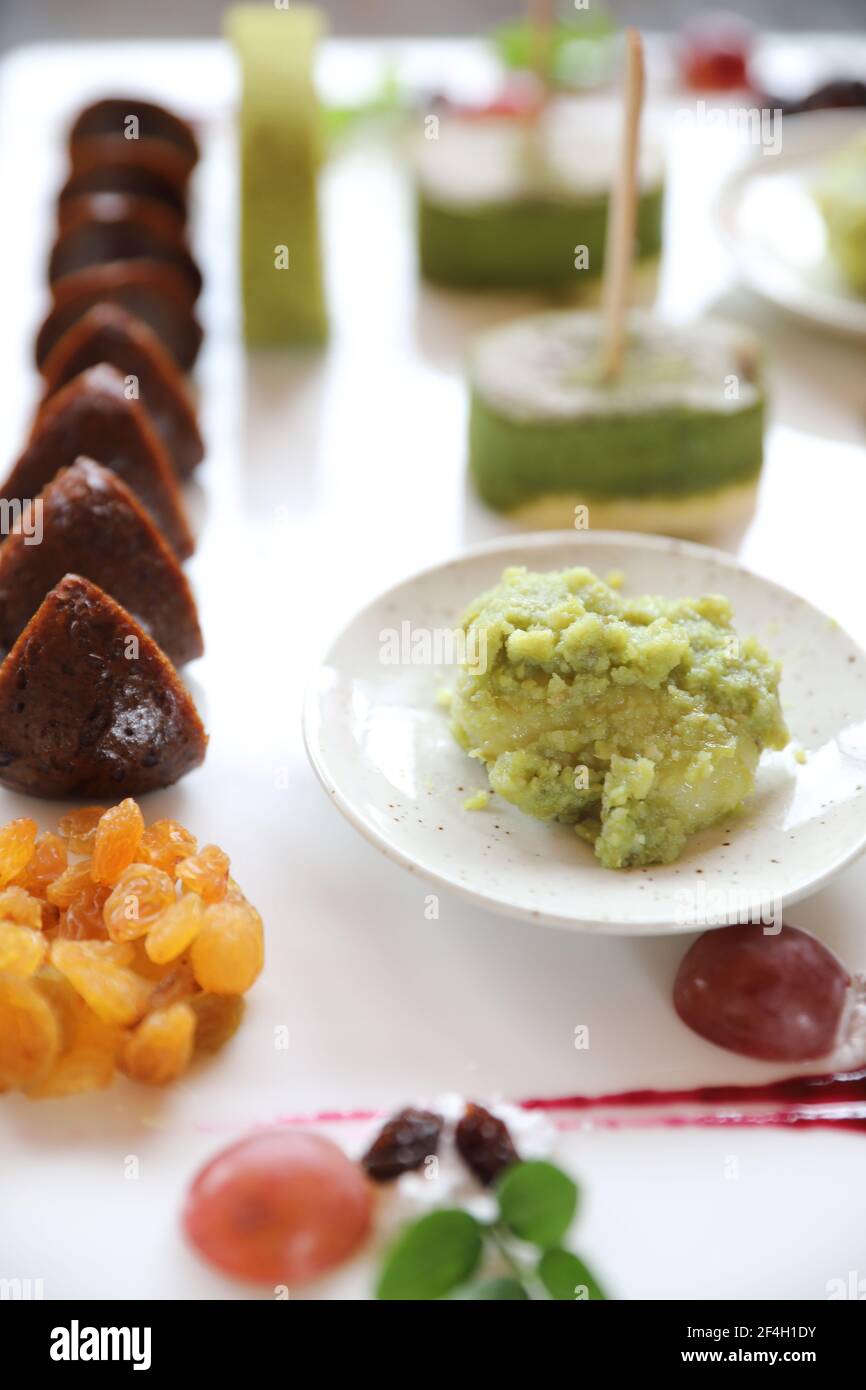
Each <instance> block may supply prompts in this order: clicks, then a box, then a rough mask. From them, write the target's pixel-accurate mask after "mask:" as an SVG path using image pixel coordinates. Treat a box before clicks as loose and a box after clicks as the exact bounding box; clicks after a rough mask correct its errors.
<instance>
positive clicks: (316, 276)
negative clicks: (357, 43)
mask: <svg viewBox="0 0 866 1390" xmlns="http://www.w3.org/2000/svg"><path fill="white" fill-rule="evenodd" d="M322 29H323V21H322V18H321V16H320V13H319V11H318V10H316V9H313V8H311V7H310V6H306V5H294V4H293V5H291V7H286V8H285V9H283V8H279V9H277V8H275V7H273V6H267V5H239V6H237V7H236V8H234V9H231V10H230V11H229V13H228V17H227V20H226V31H227V33H228V35H229V38H230V39H231V41H232V43H233V44H234V46H235V49H236V51H237V53H238V57H239V59H240V64H241V75H242V86H243V92H242V98H241V108H240V127H239V143H240V161H241V190H240V192H241V289H242V295H243V307H244V332H245V336H246V340H247V342H248V343H249V345H250V346H251V347H282V346H287V345H290V344H293V343H316V342H321V341H322V339H324V337H325V336H326V333H327V318H326V311H325V295H324V289H323V285H322V263H321V250H320V245H319V217H318V202H317V187H316V184H317V173H318V167H319V163H320V155H321V150H320V144H321V127H320V112H319V107H318V103H317V101H316V95H315V91H314V89H313V80H312V65H313V58H314V55H315V50H316V45H317V43H318V40H319V38H320V35H321V33H322Z"/></svg>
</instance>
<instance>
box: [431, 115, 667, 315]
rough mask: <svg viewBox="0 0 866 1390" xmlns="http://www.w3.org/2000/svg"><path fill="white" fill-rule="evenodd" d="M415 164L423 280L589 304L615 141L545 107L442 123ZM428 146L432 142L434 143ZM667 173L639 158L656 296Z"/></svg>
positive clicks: (655, 160) (640, 260) (646, 254)
mask: <svg viewBox="0 0 866 1390" xmlns="http://www.w3.org/2000/svg"><path fill="white" fill-rule="evenodd" d="M437 119H438V126H437V127H435V128H431V127H430V126H429V124H428V125H427V126H426V127H425V133H424V137H423V138H422V139H421V140H420V142H419V146H420V148H419V154H418V175H417V177H418V227H419V244H420V263H421V271H422V274H423V275H424V276H425V277H426V278H427V279H428V280H432V281H435V282H437V283H439V284H443V285H451V286H455V287H458V288H466V289H471V288H479V289H484V288H489V289H496V288H500V289H507V288H514V289H535V288H540V289H553V290H564V291H570V292H573V293H574V294H575V295H577V296H583V297H585V298H587V299H589V300H590V301H591V300H592V299H593V298H595V297H597V293H598V288H599V286H600V283H601V273H602V269H603V265H604V251H605V236H606V229H607V215H608V202H609V192H610V187H611V183H612V181H613V177H614V170H615V167H616V151H617V147H616V138H615V136H614V135H612V133H611V132H610V131H609V130H607V129H604V128H602V127H601V123H600V122H598V121H596V122H592V123H590V122H589V120H588V119H587V117H586V116H583V117H582V116H581V113H580V107H579V104H577V105H575V104H574V103H569V102H568V101H563V100H559V99H554V100H552V101H550V102H549V103H548V104H547V105H546V106H545V107H544V108H543V110H542V111H541V112H540V113H539V114H538V115H536V116H535V117H534V118H533V117H531V116H526V115H525V114H523V115H504V116H503V115H490V116H488V115H480V116H479V115H475V116H466V115H460V114H445V115H443V116H440V117H438V118H437ZM434 136H435V138H431V137H434ZM661 221H662V168H661V161H660V158H659V153H658V150H657V149H653V148H649V147H648V148H646V149H645V150H644V151H643V156H642V161H641V168H640V171H639V192H638V204H637V246H636V269H637V278H638V279H639V280H640V278H641V272H642V271H643V272H644V277H643V278H644V280H645V282H646V284H647V287H651V286H653V285H654V281H655V270H656V267H657V262H658V256H659V252H660V249H661Z"/></svg>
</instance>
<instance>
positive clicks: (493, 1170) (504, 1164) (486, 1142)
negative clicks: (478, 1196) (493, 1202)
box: [454, 1104, 519, 1187]
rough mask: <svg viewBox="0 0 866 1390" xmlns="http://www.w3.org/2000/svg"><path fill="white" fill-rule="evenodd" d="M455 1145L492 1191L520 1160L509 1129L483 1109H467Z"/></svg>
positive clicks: (469, 1106) (477, 1176)
mask: <svg viewBox="0 0 866 1390" xmlns="http://www.w3.org/2000/svg"><path fill="white" fill-rule="evenodd" d="M454 1142H455V1143H456V1145H457V1152H458V1153H459V1154H460V1157H461V1158H462V1159H463V1162H464V1163H465V1164H466V1166H467V1168H470V1169H471V1170H472V1172H473V1173H474V1174H475V1176H476V1178H477V1179H478V1181H479V1182H482V1183H483V1184H484V1186H485V1187H490V1185H491V1183H493V1182H495V1181H496V1179H497V1178H498V1177H499V1174H500V1173H502V1172H504V1171H505V1169H506V1168H509V1167H510V1166H511V1164H512V1163H517V1162H518V1160H519V1154H518V1152H517V1150H516V1149H515V1147H514V1142H513V1140H512V1138H511V1135H510V1134H509V1132H508V1126H507V1125H506V1124H505V1122H504V1121H503V1120H500V1119H498V1118H497V1117H496V1115H491V1113H490V1111H489V1110H485V1109H484V1106H483V1105H472V1104H470V1105H467V1107H466V1111H465V1114H464V1115H463V1118H462V1119H461V1120H460V1122H459V1123H458V1125H457V1130H456V1132H455V1135H454Z"/></svg>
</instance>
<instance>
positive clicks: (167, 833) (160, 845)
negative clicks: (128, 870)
mask: <svg viewBox="0 0 866 1390" xmlns="http://www.w3.org/2000/svg"><path fill="white" fill-rule="evenodd" d="M197 847H198V841H197V840H196V838H195V836H194V835H191V834H190V832H189V831H188V830H186V829H185V828H184V826H182V825H181V824H180V822H179V821H176V820H155V821H154V822H153V825H149V826H148V828H147V829H146V830H145V832H144V834H143V835H142V837H141V844H140V845H139V847H138V857H139V859H141V861H142V863H144V864H153V866H154V868H157V869H162V870H163V872H164V873H167V874H171V875H172V877H175V876H176V875H175V870H176V868H177V866H178V864H179V863H180V861H181V859H186V858H188V857H189V856H190V855H192V854H195V852H196V849H197Z"/></svg>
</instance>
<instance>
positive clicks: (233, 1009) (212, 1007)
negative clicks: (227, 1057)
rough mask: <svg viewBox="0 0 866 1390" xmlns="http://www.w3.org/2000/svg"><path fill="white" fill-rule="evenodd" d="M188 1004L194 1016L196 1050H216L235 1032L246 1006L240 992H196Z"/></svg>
mask: <svg viewBox="0 0 866 1390" xmlns="http://www.w3.org/2000/svg"><path fill="white" fill-rule="evenodd" d="M189 1006H190V1008H191V1009H192V1011H193V1013H194V1014H195V1018H196V1028H195V1050H196V1052H218V1051H219V1049H220V1048H221V1047H222V1046H223V1044H224V1043H227V1042H228V1040H229V1038H231V1037H233V1036H234V1034H235V1033H236V1032H237V1030H238V1028H239V1027H240V1022H241V1019H242V1018H243V1016H244V1009H245V1007H246V1005H245V1003H244V1000H243V997H242V996H241V995H240V994H197V995H196V996H195V998H194V999H190V1001H189Z"/></svg>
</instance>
